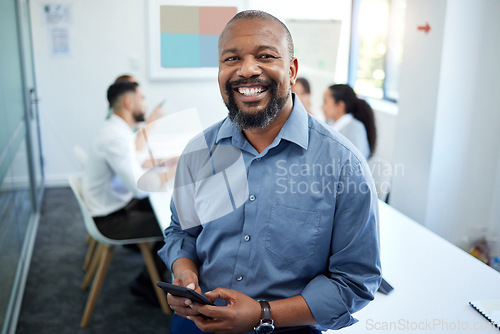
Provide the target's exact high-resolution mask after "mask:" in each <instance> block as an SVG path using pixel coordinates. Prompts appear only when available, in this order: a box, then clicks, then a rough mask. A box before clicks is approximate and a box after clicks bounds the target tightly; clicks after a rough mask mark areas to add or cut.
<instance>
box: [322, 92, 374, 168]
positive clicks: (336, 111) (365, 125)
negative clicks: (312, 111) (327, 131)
mask: <svg viewBox="0 0 500 334" xmlns="http://www.w3.org/2000/svg"><path fill="white" fill-rule="evenodd" d="M322 109H323V112H324V114H325V120H326V122H327V123H328V124H330V125H331V126H332V127H333V129H335V130H337V131H338V132H340V133H341V134H342V135H344V136H345V137H346V138H347V139H349V140H350V141H351V142H352V143H353V144H354V146H356V147H357V148H358V150H360V151H361V153H362V154H363V155H364V156H365V158H366V159H368V158H369V157H370V156H371V155H373V152H374V151H375V145H376V141H377V130H376V128H375V116H374V113H373V110H372V108H371V107H370V105H369V104H368V103H367V102H366V101H365V100H363V99H359V98H358V97H357V96H356V93H355V92H354V90H353V89H352V88H351V86H349V85H345V84H338V85H332V86H330V87H328V89H327V90H326V91H325V94H324V95H323V106H322Z"/></svg>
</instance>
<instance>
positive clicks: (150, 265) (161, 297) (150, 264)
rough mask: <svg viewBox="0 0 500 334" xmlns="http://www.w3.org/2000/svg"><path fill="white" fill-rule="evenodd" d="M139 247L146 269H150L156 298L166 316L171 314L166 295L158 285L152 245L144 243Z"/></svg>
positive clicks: (158, 278)
mask: <svg viewBox="0 0 500 334" xmlns="http://www.w3.org/2000/svg"><path fill="white" fill-rule="evenodd" d="M137 245H138V246H139V248H140V249H141V252H142V257H143V258H144V262H146V268H147V269H148V273H149V277H150V278H151V284H153V287H154V290H155V293H156V297H157V298H158V301H159V302H160V307H161V310H162V312H163V313H165V314H170V308H169V307H168V304H167V299H166V296H165V293H164V292H163V290H162V289H160V288H159V287H158V286H157V285H156V282H158V281H160V275H159V274H158V269H156V265H155V263H154V260H153V256H152V255H151V244H150V243H147V242H144V243H139V244H137Z"/></svg>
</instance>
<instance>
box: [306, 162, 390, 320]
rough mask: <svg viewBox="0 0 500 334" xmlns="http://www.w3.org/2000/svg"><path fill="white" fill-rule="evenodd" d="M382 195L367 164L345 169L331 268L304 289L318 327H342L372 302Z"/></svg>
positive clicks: (338, 197)
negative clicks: (379, 199) (355, 313)
mask: <svg viewBox="0 0 500 334" xmlns="http://www.w3.org/2000/svg"><path fill="white" fill-rule="evenodd" d="M378 219H379V218H378V199H377V195H376V190H375V185H374V183H373V180H372V178H371V175H370V172H369V169H368V167H367V164H366V162H364V161H363V162H358V163H356V164H353V165H350V164H349V165H346V166H344V167H343V171H342V173H341V177H340V182H339V183H338V186H337V190H336V205H335V215H334V221H333V230H332V240H331V247H330V258H329V263H328V272H326V273H323V274H320V275H317V276H316V277H315V278H314V279H312V280H311V281H310V282H309V283H308V284H307V285H306V287H305V288H304V289H303V291H302V293H301V295H302V296H303V297H304V299H305V301H306V302H307V304H308V306H309V308H310V310H311V312H312V314H313V316H314V318H315V320H316V322H317V323H318V327H321V328H322V329H340V328H342V327H346V326H350V325H352V324H354V323H355V322H356V321H357V320H356V319H354V318H353V316H352V314H353V313H354V312H356V311H358V310H360V309H361V308H363V307H364V306H366V305H367V304H368V302H369V301H371V300H373V298H374V294H375V292H376V291H377V289H378V287H379V285H380V281H381V277H382V276H381V266H380V245H379V226H378Z"/></svg>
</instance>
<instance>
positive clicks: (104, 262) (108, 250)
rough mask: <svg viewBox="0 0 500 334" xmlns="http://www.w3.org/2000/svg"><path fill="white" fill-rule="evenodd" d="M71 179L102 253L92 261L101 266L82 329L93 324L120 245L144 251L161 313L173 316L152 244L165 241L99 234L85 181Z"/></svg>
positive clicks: (72, 186)
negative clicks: (159, 283)
mask: <svg viewBox="0 0 500 334" xmlns="http://www.w3.org/2000/svg"><path fill="white" fill-rule="evenodd" d="M68 180H69V184H70V186H71V189H72V190H73V193H74V194H75V197H76V200H77V201H78V205H79V207H80V211H81V212H82V215H83V221H84V223H85V228H86V229H87V232H88V233H89V235H90V236H91V237H92V238H94V239H95V240H96V241H97V243H98V244H99V250H98V252H97V254H96V256H94V259H93V261H92V262H95V263H96V267H97V263H98V268H97V272H96V275H95V277H94V281H93V283H92V288H91V290H90V294H89V297H88V299H87V304H86V306H85V310H84V312H83V315H82V319H81V322H80V326H81V327H82V328H84V327H87V326H88V324H89V322H90V318H91V317H92V313H93V311H94V307H95V304H96V302H97V297H98V296H99V293H100V291H101V288H102V284H103V283H104V278H105V277H106V273H107V270H108V267H109V263H110V262H111V257H112V256H113V250H114V247H115V246H117V245H129V244H137V246H138V247H139V248H140V250H141V253H142V256H143V258H144V262H145V263H146V268H147V270H148V273H149V277H151V284H153V286H154V289H155V292H156V296H157V297H158V301H159V302H160V307H161V310H162V311H163V313H165V314H170V309H169V307H168V305H167V300H166V298H165V294H164V292H163V290H161V289H160V288H158V287H157V286H156V282H157V281H160V275H159V274H158V270H157V269H156V266H155V263H154V260H153V256H152V255H151V247H152V243H153V242H156V241H159V240H162V239H163V238H162V237H149V238H136V239H127V240H115V239H110V238H108V237H106V236H104V235H102V234H101V232H99V229H98V228H97V226H96V224H95V222H94V219H93V218H92V216H91V215H90V212H89V211H88V209H87V206H86V204H85V202H84V201H83V199H82V195H81V179H80V178H79V177H77V176H75V175H71V176H69V178H68ZM89 271H90V270H89ZM87 274H88V273H87ZM90 278H91V277H90ZM89 282H90V280H89Z"/></svg>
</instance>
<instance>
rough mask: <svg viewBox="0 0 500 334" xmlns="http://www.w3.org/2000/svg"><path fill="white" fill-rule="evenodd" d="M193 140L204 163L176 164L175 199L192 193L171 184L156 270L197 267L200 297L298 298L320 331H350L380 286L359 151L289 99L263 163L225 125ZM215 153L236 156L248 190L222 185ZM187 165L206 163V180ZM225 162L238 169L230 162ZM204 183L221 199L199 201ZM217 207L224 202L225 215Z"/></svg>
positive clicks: (372, 212)
mask: <svg viewBox="0 0 500 334" xmlns="http://www.w3.org/2000/svg"><path fill="white" fill-rule="evenodd" d="M201 138H202V139H203V141H204V142H206V147H207V150H208V152H209V153H208V154H207V157H206V158H205V159H203V158H200V157H197V158H193V157H192V156H191V158H189V159H188V158H186V159H184V161H183V159H182V157H181V160H180V162H179V167H178V172H177V173H178V174H179V173H181V174H182V171H183V170H184V171H186V170H188V171H189V172H187V173H184V175H189V177H188V179H189V180H191V183H192V187H191V188H190V189H191V190H190V192H189V195H186V196H184V195H182V196H178V197H175V194H176V192H178V193H181V190H180V189H181V188H182V187H184V188H185V187H186V184H188V183H190V182H189V181H186V179H185V178H184V180H181V179H182V177H177V176H176V187H175V189H174V200H173V201H172V203H171V211H172V222H171V225H170V226H169V227H168V228H167V229H166V230H165V235H166V237H165V246H164V247H163V248H162V249H161V250H160V252H159V254H160V256H161V257H162V258H163V260H164V261H165V262H166V263H167V264H168V265H170V266H171V265H172V264H173V262H174V261H175V260H177V259H178V258H181V257H187V258H189V259H191V260H193V261H194V262H195V263H197V264H198V266H199V284H200V287H201V289H202V291H210V290H213V289H215V288H217V287H224V288H229V289H234V290H238V291H240V292H242V293H245V294H246V295H248V296H250V297H252V298H255V299H265V300H277V299H284V298H289V297H293V296H297V295H302V297H303V298H304V299H305V301H306V302H307V305H308V306H309V308H310V310H311V312H312V314H313V316H314V318H315V320H316V321H317V323H318V326H317V327H319V328H320V329H327V328H328V329H339V328H342V327H345V326H349V325H351V324H353V323H354V322H355V321H356V320H355V319H354V318H353V317H352V313H354V312H356V311H358V310H359V309H361V308H362V307H364V306H365V305H366V304H367V303H368V302H369V301H370V300H372V299H373V296H374V293H375V291H376V290H377V288H378V286H379V284H380V279H381V268H380V259H379V232H378V202H377V201H378V200H377V195H376V190H375V186H374V183H373V180H372V178H371V176H370V172H369V169H368V167H367V163H366V161H365V159H364V158H363V157H362V155H361V154H360V153H359V151H358V150H357V149H356V148H355V147H354V146H353V145H352V144H351V143H350V142H349V141H348V140H346V139H345V138H344V137H342V136H341V135H339V134H338V133H337V132H335V131H333V130H331V129H329V127H328V126H327V125H325V124H323V123H321V122H319V121H318V120H316V119H315V118H314V117H312V116H311V115H309V114H308V113H307V112H306V111H305V109H304V107H303V105H302V104H301V102H300V101H299V99H298V98H297V97H296V96H295V95H294V107H293V110H292V113H291V114H290V116H289V118H288V120H287V121H286V123H285V124H284V126H283V127H282V129H281V131H280V133H279V134H278V135H277V137H276V138H275V139H274V141H273V143H272V144H271V145H269V146H268V147H267V148H266V149H265V150H264V151H262V152H261V153H258V152H257V151H256V150H255V148H254V147H253V146H252V145H251V144H250V143H249V142H248V140H247V139H246V137H245V136H244V135H243V133H242V132H241V131H239V130H238V129H237V128H236V127H235V126H234V125H233V124H232V123H231V121H230V120H229V119H227V118H226V119H225V120H223V121H221V122H219V123H217V124H215V125H213V126H211V127H210V128H208V129H207V130H206V131H204V133H203V135H202V136H201ZM199 140H200V137H198V138H197V139H194V140H193V142H191V144H188V146H187V148H186V150H185V153H186V155H185V156H187V153H192V152H194V151H196V152H200V150H197V148H196V147H195V146H196V145H195V144H194V142H199ZM221 147H226V148H227V147H232V148H236V149H237V150H236V151H237V152H241V155H240V160H241V161H242V162H244V164H242V166H244V167H242V168H244V173H243V174H244V175H245V176H246V180H245V181H246V183H245V182H234V181H231V175H234V173H231V172H228V173H224V177H222V176H220V175H222V174H221V173H220V170H221V169H222V167H220V165H221V164H220V163H218V162H217V161H214V160H216V157H217V156H218V155H217V154H216V152H215V151H216V150H217V148H221ZM233 155H234V154H233ZM219 156H220V155H219ZM228 159H229V158H228ZM194 160H197V161H198V163H199V164H200V161H205V163H206V165H207V166H209V168H208V170H209V172H208V174H207V168H203V167H200V166H198V167H196V168H193V167H192V166H191V165H190V164H192V163H193V161H194ZM229 160H231V163H233V165H237V161H238V155H236V156H235V157H234V158H231V159H229ZM235 161H236V162H235ZM201 164H203V162H201ZM226 165H228V164H227V163H226ZM218 166H219V167H218ZM226 167H227V166H226ZM179 169H180V170H181V172H179ZM218 169H219V170H218ZM196 174H202V176H201V177H197V175H196ZM210 175H214V176H215V175H219V176H220V178H219V180H220V181H219V184H220V183H221V182H225V185H224V186H223V187H222V188H221V189H223V190H224V191H219V190H220V189H219V190H218V191H219V193H220V196H214V195H207V192H205V193H204V194H205V195H203V194H201V192H202V191H201V190H200V189H202V188H203V189H211V190H213V189H214V186H213V185H214V184H215V182H212V181H207V180H210ZM228 175H229V176H228ZM214 180H215V179H214ZM224 180H225V181H224ZM240 181H241V180H240ZM200 182H201V183H200ZM203 182H206V184H203ZM210 182H211V183H210ZM235 183H238V184H239V186H238V187H234V186H233V184H235ZM200 184H202V185H200ZM242 184H243V185H242ZM235 189H238V191H235ZM225 190H227V192H226V191H225ZM231 190H233V191H232V192H231ZM207 191H208V190H207ZM198 192H199V193H200V195H199V196H198V197H199V198H202V200H197V199H196V198H197V193H198ZM209 192H210V191H208V193H209ZM227 193H229V195H227ZM242 196H244V200H243V201H242V200H241V197H242ZM220 198H222V199H224V198H227V199H228V201H229V203H230V204H229V209H227V210H226V209H222V206H221V205H220V202H221V200H220ZM175 199H177V202H176V201H175ZM191 202H192V203H191ZM211 203H213V206H212V204H211ZM239 203H240V204H241V205H240V204H239ZM176 204H177V205H176ZM211 207H217V208H218V209H217V210H214V209H212V210H211V209H210V208H211ZM177 208H179V212H178V211H177ZM181 210H182V211H185V212H182V213H181V212H180V211H181ZM217 212H219V214H217ZM193 216H196V218H193ZM179 217H180V218H179ZM183 217H184V218H183ZM188 220H189V221H188ZM186 222H187V223H186Z"/></svg>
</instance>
